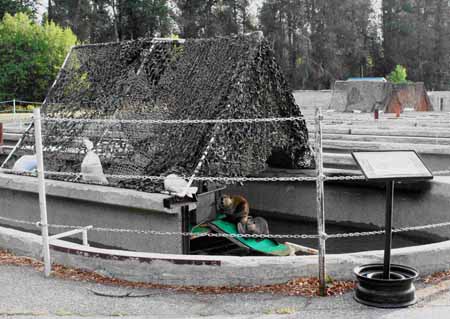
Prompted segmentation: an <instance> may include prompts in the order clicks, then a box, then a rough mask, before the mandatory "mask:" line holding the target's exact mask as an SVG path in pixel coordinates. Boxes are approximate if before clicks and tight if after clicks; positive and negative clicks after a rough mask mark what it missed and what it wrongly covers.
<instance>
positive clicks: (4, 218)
mask: <svg viewBox="0 0 450 319" xmlns="http://www.w3.org/2000/svg"><path fill="white" fill-rule="evenodd" d="M0 220H3V221H5V222H11V223H16V224H23V225H33V226H36V225H38V224H39V222H29V221H26V220H20V219H14V218H8V217H1V216H0Z"/></svg>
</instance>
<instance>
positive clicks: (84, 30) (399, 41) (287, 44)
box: [0, 0, 450, 99]
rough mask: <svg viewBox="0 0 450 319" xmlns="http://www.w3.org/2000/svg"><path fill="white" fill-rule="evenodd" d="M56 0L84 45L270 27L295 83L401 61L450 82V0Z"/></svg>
mask: <svg viewBox="0 0 450 319" xmlns="http://www.w3.org/2000/svg"><path fill="white" fill-rule="evenodd" d="M47 1H48V7H46V8H45V9H44V10H43V11H44V14H43V21H51V22H54V23H55V24H57V25H59V26H62V27H65V28H66V27H68V28H70V29H71V30H72V31H73V32H74V33H75V34H76V36H77V37H78V39H79V41H80V42H83V43H96V42H110V41H122V40H128V39H137V38H140V37H152V36H160V37H165V36H170V35H172V34H175V35H178V36H180V37H181V38H200V37H215V36H225V35H230V34H243V33H247V32H251V31H254V30H262V31H263V32H264V34H265V36H266V37H267V39H268V40H269V42H270V44H271V45H272V46H273V48H274V50H275V54H276V58H277V61H278V62H279V64H280V65H281V67H282V69H283V73H284V74H285V76H286V78H287V79H288V81H289V83H290V85H291V87H292V88H293V89H329V88H330V86H331V85H332V83H333V82H334V81H335V80H336V79H346V78H348V77H358V76H387V75H388V74H389V73H390V72H391V71H392V70H393V69H394V68H395V66H396V65H402V66H404V67H405V68H406V69H407V70H408V77H409V80H411V81H423V82H425V85H426V87H427V89H429V90H450V1H448V0H340V1H330V0H260V1H257V0H47ZM255 1H257V2H258V3H259V4H260V6H259V9H258V11H255V10H254V4H255ZM374 3H377V4H380V3H381V10H379V8H378V9H375V8H376V7H375V6H374ZM252 5H253V6H252ZM252 8H253V9H252ZM38 9H39V5H38V1H37V0H0V17H1V16H3V15H4V14H5V13H6V12H9V13H10V14H15V13H17V12H24V13H25V14H27V15H28V16H30V17H31V18H32V19H37V18H39V17H40V16H41V15H40V14H37V11H39V10H38ZM41 12H42V7H41ZM44 81H48V80H47V79H45V80H44ZM48 85H49V84H48V83H47V86H48ZM2 90H3V89H2ZM45 91H46V89H45V90H43V92H41V93H39V94H40V96H43V95H45ZM8 93H10V92H8ZM12 93H15V92H12ZM39 94H37V93H33V95H34V96H39ZM28 96H29V95H26V93H25V95H24V96H20V97H21V98H27V97H28ZM0 99H1V97H0Z"/></svg>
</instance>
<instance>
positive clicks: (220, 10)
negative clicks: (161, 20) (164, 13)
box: [174, 0, 256, 38]
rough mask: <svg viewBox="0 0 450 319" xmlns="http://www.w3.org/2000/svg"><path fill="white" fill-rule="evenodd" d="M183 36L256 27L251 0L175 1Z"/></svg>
mask: <svg viewBox="0 0 450 319" xmlns="http://www.w3.org/2000/svg"><path fill="white" fill-rule="evenodd" d="M174 3H175V4H176V6H177V11H178V15H177V16H176V21H177V23H178V26H179V29H180V33H181V36H182V37H183V38H199V37H206V38H209V37H215V36H225V35H231V34H242V33H246V32H250V31H253V30H255V29H256V27H255V25H254V19H253V17H252V16H251V15H250V11H249V6H250V1H248V0H174Z"/></svg>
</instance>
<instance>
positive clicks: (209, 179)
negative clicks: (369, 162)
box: [0, 168, 450, 183]
mask: <svg viewBox="0 0 450 319" xmlns="http://www.w3.org/2000/svg"><path fill="white" fill-rule="evenodd" d="M0 172H4V173H13V174H19V175H27V176H35V174H33V173H32V172H28V171H16V170H12V169H6V168H3V169H0ZM44 173H45V175H55V176H69V177H72V176H73V177H81V176H82V173H74V172H55V171H45V172H44ZM433 175H435V176H450V171H435V172H433ZM104 176H105V177H108V178H111V179H139V180H152V181H163V180H165V179H166V178H167V176H152V175H119V174H104ZM180 177H181V178H184V179H187V178H189V177H187V176H180ZM323 178H324V181H361V180H365V179H366V178H365V177H364V176H362V175H347V176H324V177H323ZM193 180H195V181H207V182H223V183H227V182H237V183H245V182H313V181H316V180H317V177H316V176H281V177H214V176H196V177H194V178H193Z"/></svg>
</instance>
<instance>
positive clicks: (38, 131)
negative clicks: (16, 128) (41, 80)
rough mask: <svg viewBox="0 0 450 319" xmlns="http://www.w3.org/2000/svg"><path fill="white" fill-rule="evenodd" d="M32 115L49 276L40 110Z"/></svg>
mask: <svg viewBox="0 0 450 319" xmlns="http://www.w3.org/2000/svg"><path fill="white" fill-rule="evenodd" d="M33 115H34V138H35V146H36V158H37V172H38V187H39V209H40V212H41V233H42V254H43V255H44V274H45V276H46V277H48V276H50V272H51V270H52V269H51V261H50V246H49V239H48V223H47V201H46V193H45V171H44V156H43V151H42V130H41V109H40V108H36V109H34V111H33Z"/></svg>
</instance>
